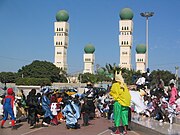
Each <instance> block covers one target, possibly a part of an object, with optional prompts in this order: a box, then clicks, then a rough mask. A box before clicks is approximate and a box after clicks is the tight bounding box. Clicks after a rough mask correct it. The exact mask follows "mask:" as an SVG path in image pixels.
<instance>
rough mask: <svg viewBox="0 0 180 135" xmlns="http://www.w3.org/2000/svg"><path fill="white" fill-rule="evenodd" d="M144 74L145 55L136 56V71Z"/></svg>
mask: <svg viewBox="0 0 180 135" xmlns="http://www.w3.org/2000/svg"><path fill="white" fill-rule="evenodd" d="M138 70H139V71H140V72H141V73H145V72H146V54H145V53H144V54H138V53H137V54H136V71H138Z"/></svg>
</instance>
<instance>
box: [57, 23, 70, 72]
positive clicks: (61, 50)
mask: <svg viewBox="0 0 180 135" xmlns="http://www.w3.org/2000/svg"><path fill="white" fill-rule="evenodd" d="M54 31H55V36H54V46H55V56H54V65H56V67H59V68H62V69H63V70H65V71H66V72H67V70H68V66H67V48H68V44H69V37H68V33H69V23H68V22H55V23H54Z"/></svg>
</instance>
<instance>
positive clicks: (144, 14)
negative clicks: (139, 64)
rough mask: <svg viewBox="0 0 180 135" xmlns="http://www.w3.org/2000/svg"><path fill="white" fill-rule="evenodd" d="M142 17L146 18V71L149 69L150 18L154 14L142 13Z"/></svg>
mask: <svg viewBox="0 0 180 135" xmlns="http://www.w3.org/2000/svg"><path fill="white" fill-rule="evenodd" d="M140 15H141V16H142V17H146V69H147V68H148V18H149V17H152V16H153V15H154V12H144V13H140Z"/></svg>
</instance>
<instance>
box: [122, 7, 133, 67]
mask: <svg viewBox="0 0 180 135" xmlns="http://www.w3.org/2000/svg"><path fill="white" fill-rule="evenodd" d="M119 16H120V20H119V31H120V34H119V46H120V64H119V66H120V67H121V68H127V69H131V67H132V66H131V47H132V41H133V36H132V32H133V20H132V19H133V16H134V15H133V12H132V10H131V9H130V8H124V9H122V10H121V12H120V14H119Z"/></svg>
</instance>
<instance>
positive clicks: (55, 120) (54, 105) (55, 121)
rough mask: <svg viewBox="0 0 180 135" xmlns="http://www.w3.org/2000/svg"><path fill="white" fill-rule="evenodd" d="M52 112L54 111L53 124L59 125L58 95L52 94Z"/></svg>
mask: <svg viewBox="0 0 180 135" xmlns="http://www.w3.org/2000/svg"><path fill="white" fill-rule="evenodd" d="M50 107H51V112H52V115H53V119H52V121H51V122H52V124H53V125H58V119H57V114H58V111H59V110H60V106H59V105H58V103H57V98H56V96H54V95H53V96H51V105H50Z"/></svg>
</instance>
